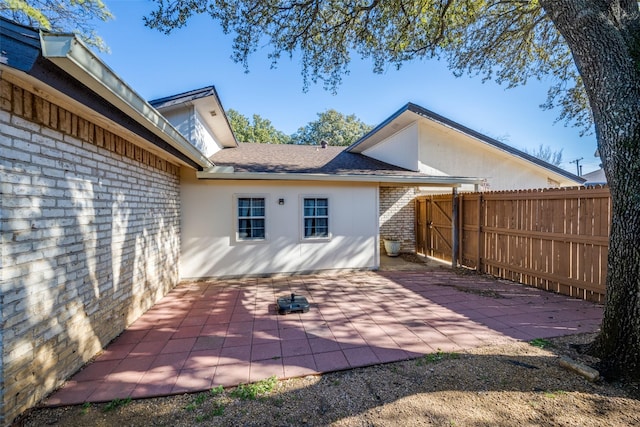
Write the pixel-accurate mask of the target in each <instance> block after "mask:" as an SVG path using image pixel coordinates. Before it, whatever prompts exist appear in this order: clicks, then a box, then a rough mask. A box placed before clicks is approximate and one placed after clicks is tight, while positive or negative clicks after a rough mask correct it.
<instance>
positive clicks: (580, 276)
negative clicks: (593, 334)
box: [416, 187, 611, 301]
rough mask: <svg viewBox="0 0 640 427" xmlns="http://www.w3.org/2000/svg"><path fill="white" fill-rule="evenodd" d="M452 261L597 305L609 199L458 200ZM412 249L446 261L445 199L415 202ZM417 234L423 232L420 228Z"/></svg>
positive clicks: (568, 193) (573, 193) (597, 193)
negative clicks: (457, 228)
mask: <svg viewBox="0 0 640 427" xmlns="http://www.w3.org/2000/svg"><path fill="white" fill-rule="evenodd" d="M459 197H460V203H459V206H460V211H459V212H458V218H459V221H460V233H459V234H460V238H459V257H458V258H459V261H460V264H461V265H463V266H465V267H469V268H474V269H476V270H478V271H479V272H482V273H488V274H492V275H494V276H496V277H501V278H506V279H510V280H517V281H519V282H522V283H525V284H527V285H531V286H535V287H538V288H543V289H547V290H550V291H554V292H559V293H562V294H565V295H570V296H574V297H577V298H583V299H588V300H594V301H603V300H604V295H605V279H606V268H607V252H608V239H609V227H610V220H611V197H610V194H609V189H608V188H606V187H595V188H582V187H577V188H567V189H542V190H535V191H532V190H527V191H501V192H487V193H466V194H461V195H460V196H459ZM417 203H418V204H420V206H423V208H422V209H420V212H421V213H422V214H424V215H425V216H424V217H423V218H421V219H419V220H418V221H416V223H417V224H420V227H421V229H417V230H416V234H417V235H418V236H425V237H423V238H421V239H418V240H419V241H420V242H422V243H421V244H420V245H417V247H416V250H417V251H419V252H422V253H424V254H426V255H431V256H435V257H439V258H442V259H445V260H448V261H450V260H451V247H452V243H453V242H451V241H450V240H449V239H447V237H448V236H450V235H451V233H450V231H451V226H452V225H451V217H452V215H451V213H450V212H451V209H452V206H453V203H452V195H451V194H444V195H437V196H422V197H420V198H419V199H418V201H417ZM422 227H424V229H423V228H422Z"/></svg>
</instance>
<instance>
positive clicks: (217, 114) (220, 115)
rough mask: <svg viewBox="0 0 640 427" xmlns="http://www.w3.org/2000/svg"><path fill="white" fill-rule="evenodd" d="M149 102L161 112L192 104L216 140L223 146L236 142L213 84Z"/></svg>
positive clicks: (233, 144)
mask: <svg viewBox="0 0 640 427" xmlns="http://www.w3.org/2000/svg"><path fill="white" fill-rule="evenodd" d="M149 104H151V105H152V106H153V107H154V108H156V109H157V110H159V111H160V112H161V113H164V112H165V111H171V110H173V109H181V108H184V107H186V106H193V107H194V108H195V110H196V111H197V113H198V115H199V117H200V118H201V119H202V121H204V124H205V125H206V126H207V127H208V128H209V131H210V132H211V133H212V134H213V135H215V138H216V140H217V141H219V143H220V144H221V145H222V146H223V147H235V146H236V145H237V144H238V143H237V141H236V137H235V135H234V134H233V130H232V129H231V125H230V124H229V120H228V118H227V115H226V114H225V112H224V108H223V107H222V103H221V102H220V97H219V96H218V93H217V92H216V89H215V87H214V86H207V87H203V88H201V89H194V90H191V91H188V92H184V93H180V94H177V95H172V96H167V97H164V98H159V99H154V100H152V101H149Z"/></svg>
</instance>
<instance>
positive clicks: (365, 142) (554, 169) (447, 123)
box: [346, 102, 585, 184]
mask: <svg viewBox="0 0 640 427" xmlns="http://www.w3.org/2000/svg"><path fill="white" fill-rule="evenodd" d="M407 113H413V114H415V116H414V117H415V120H411V119H410V118H409V117H407V118H406V120H408V121H409V122H411V123H413V122H414V121H416V120H419V118H424V119H427V120H431V121H432V122H434V123H437V124H439V125H441V126H444V127H446V128H448V129H451V130H453V131H456V132H460V133H462V134H464V135H466V136H468V137H469V138H473V139H475V140H477V141H479V142H481V143H483V144H487V145H489V146H491V147H493V148H495V149H497V150H500V151H502V152H504V153H507V154H509V155H511V156H514V157H517V158H520V159H522V160H524V161H526V162H527V163H530V164H533V165H535V166H536V167H539V168H544V169H545V170H546V171H548V172H549V173H550V174H552V175H553V176H552V178H553V179H558V178H559V179H560V180H561V181H563V180H567V179H568V180H570V181H573V182H574V183H576V184H583V183H584V182H585V180H584V179H583V178H581V177H579V176H577V175H574V174H572V173H571V172H569V171H565V170H564V169H562V168H560V167H558V166H555V165H552V164H550V163H547V162H544V161H543V160H540V159H538V158H536V157H534V156H532V155H530V154H527V153H525V152H523V151H521V150H518V149H517V148H514V147H511V146H509V145H507V144H504V143H502V142H500V141H498V140H496V139H493V138H491V137H489V136H486V135H484V134H481V133H480V132H477V131H475V130H473V129H471V128H468V127H466V126H464V125H461V124H460V123H457V122H454V121H453V120H449V119H447V118H446V117H444V116H441V115H439V114H437V113H434V112H433V111H430V110H427V109H426V108H423V107H420V106H419V105H416V104H413V103H411V102H409V103H407V104H405V105H404V106H403V107H402V108H400V109H399V110H398V111H396V112H395V113H393V114H392V115H391V116H390V117H388V118H387V119H386V120H385V121H383V122H382V123H380V124H379V125H378V126H376V127H375V128H374V129H372V130H371V131H370V132H368V133H367V134H366V135H364V136H363V137H361V138H360V139H359V140H358V141H356V142H354V143H353V144H351V145H350V146H349V147H347V149H346V151H348V152H354V153H363V152H364V151H365V150H367V149H368V148H371V147H372V146H375V145H376V144H378V143H380V142H382V141H384V140H385V139H386V138H388V137H389V136H390V135H391V134H393V133H395V132H396V131H399V130H401V129H404V128H405V127H406V126H407V124H405V125H404V126H396V128H394V129H393V130H392V132H390V134H389V135H387V134H386V133H383V131H384V129H385V128H387V127H389V126H392V125H393V124H394V122H397V121H399V120H402V118H403V117H404V116H405V115H406V114H407Z"/></svg>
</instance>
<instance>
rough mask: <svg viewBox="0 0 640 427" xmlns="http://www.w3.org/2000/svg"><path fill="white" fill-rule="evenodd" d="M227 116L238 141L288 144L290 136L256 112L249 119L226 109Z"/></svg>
mask: <svg viewBox="0 0 640 427" xmlns="http://www.w3.org/2000/svg"><path fill="white" fill-rule="evenodd" d="M227 118H228V119H229V124H230V125H231V129H233V133H234V134H235V135H236V139H237V140H238V141H240V142H261V143H269V144H288V143H289V142H290V137H289V136H288V135H287V134H285V133H284V132H281V131H279V130H278V129H276V128H275V127H274V126H273V124H271V121H270V120H268V119H265V118H262V117H261V116H260V115H258V114H254V115H253V119H252V120H249V119H248V118H247V117H246V116H244V115H243V114H241V113H239V112H238V111H236V110H233V109H229V110H227Z"/></svg>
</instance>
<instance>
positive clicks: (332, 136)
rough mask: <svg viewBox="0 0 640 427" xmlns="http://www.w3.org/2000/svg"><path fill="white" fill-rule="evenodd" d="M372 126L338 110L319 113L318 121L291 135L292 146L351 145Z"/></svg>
mask: <svg viewBox="0 0 640 427" xmlns="http://www.w3.org/2000/svg"><path fill="white" fill-rule="evenodd" d="M371 129H372V126H369V125H367V124H365V123H363V122H362V121H361V120H360V119H358V118H357V117H356V116H355V115H353V114H350V115H348V116H345V115H344V114H342V113H339V112H337V111H336V110H333V109H331V110H327V111H325V112H323V113H318V120H315V121H313V122H309V123H307V125H306V126H305V127H301V128H300V129H298V131H297V132H296V133H294V134H293V135H291V143H292V144H307V145H315V144H320V142H321V141H322V140H325V141H327V142H328V143H329V144H330V145H345V146H346V145H351V144H353V143H354V142H355V141H356V140H358V138H360V137H361V136H363V135H364V134H365V133H367V132H369V131H370V130H371Z"/></svg>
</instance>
